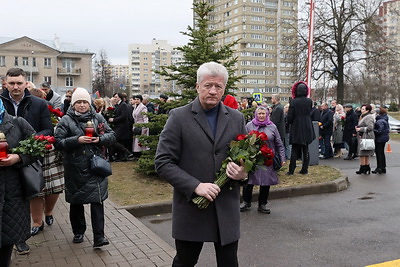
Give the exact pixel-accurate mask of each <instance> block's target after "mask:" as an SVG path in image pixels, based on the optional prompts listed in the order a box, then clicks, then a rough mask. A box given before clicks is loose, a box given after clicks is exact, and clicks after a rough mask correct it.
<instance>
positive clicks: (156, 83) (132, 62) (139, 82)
mask: <svg viewBox="0 0 400 267" xmlns="http://www.w3.org/2000/svg"><path fill="white" fill-rule="evenodd" d="M175 48H176V46H173V45H170V44H168V42H167V41H166V40H156V39H153V40H152V42H151V44H129V46H128V58H129V80H130V85H131V91H132V95H134V94H139V93H140V94H149V95H150V96H151V97H158V95H159V94H162V93H168V92H173V91H174V90H175V83H174V81H166V80H165V79H164V78H163V77H162V76H161V75H159V74H157V73H156V72H155V71H156V70H157V71H158V70H161V66H169V65H177V64H179V63H180V62H182V60H183V54H182V52H181V51H178V50H176V49H175Z"/></svg>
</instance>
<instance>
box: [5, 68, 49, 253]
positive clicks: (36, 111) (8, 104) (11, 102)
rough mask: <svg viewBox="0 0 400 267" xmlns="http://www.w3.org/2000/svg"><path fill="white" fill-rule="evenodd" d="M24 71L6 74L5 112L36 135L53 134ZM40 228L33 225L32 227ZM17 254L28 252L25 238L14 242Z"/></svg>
mask: <svg viewBox="0 0 400 267" xmlns="http://www.w3.org/2000/svg"><path fill="white" fill-rule="evenodd" d="M27 85H28V83H27V81H26V73H25V71H24V70H23V69H20V68H11V69H9V70H8V71H7V74H6V87H7V90H5V91H4V92H3V93H2V94H1V95H0V97H1V99H2V100H3V104H4V107H5V109H6V110H7V112H8V113H9V114H10V115H12V116H18V117H23V118H24V119H25V120H27V121H28V122H29V124H30V125H31V126H32V127H33V129H35V131H36V135H53V124H52V122H51V119H50V111H49V109H48V107H47V103H46V101H45V100H43V99H40V98H38V97H36V96H33V95H31V94H30V93H29V90H28V89H26V87H27ZM38 227H39V228H41V229H43V228H42V226H38V225H34V226H33V227H32V229H33V228H38ZM16 247H17V253H18V254H27V253H29V250H30V249H29V246H28V245H27V244H26V242H25V240H21V242H19V243H18V244H16Z"/></svg>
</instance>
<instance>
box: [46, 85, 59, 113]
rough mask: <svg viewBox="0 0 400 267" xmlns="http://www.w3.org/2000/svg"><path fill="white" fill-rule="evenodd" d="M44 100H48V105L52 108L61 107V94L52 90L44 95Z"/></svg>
mask: <svg viewBox="0 0 400 267" xmlns="http://www.w3.org/2000/svg"><path fill="white" fill-rule="evenodd" d="M46 100H47V101H49V103H50V105H51V106H52V107H53V108H54V109H57V108H59V109H61V106H62V103H61V96H60V95H59V94H57V93H56V92H54V91H53V90H50V91H49V93H48V94H47V95H46Z"/></svg>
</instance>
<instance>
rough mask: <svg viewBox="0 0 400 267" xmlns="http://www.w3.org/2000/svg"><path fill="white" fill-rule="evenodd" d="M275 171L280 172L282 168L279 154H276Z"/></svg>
mask: <svg viewBox="0 0 400 267" xmlns="http://www.w3.org/2000/svg"><path fill="white" fill-rule="evenodd" d="M273 168H274V171H279V170H280V169H281V168H282V161H281V157H280V155H279V154H275V156H274V162H273Z"/></svg>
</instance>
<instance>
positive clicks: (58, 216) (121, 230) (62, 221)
mask: <svg viewBox="0 0 400 267" xmlns="http://www.w3.org/2000/svg"><path fill="white" fill-rule="evenodd" d="M68 211H69V204H68V203H66V202H65V200H64V195H63V194H62V195H61V196H60V198H59V200H58V202H57V205H56V208H55V210H54V219H55V221H54V224H53V225H52V226H47V225H46V226H45V228H44V231H42V232H40V233H39V234H38V235H36V236H34V237H31V238H30V239H29V240H28V241H27V243H28V244H29V245H30V247H31V251H30V253H29V254H28V255H17V254H16V253H15V251H14V253H13V256H12V263H11V266H24V267H25V266H32V267H34V266H38V267H39V266H40V267H50V266H57V267H63V266H69V267H75V266H84V267H90V266H96V267H102V266H135V267H136V266H138V267H139V266H146V267H148V266H171V263H172V258H173V256H174V254H175V250H174V248H172V247H171V246H170V245H168V244H167V243H166V242H165V241H163V240H162V239H161V238H159V237H158V236H157V235H156V234H154V233H153V232H152V231H150V230H149V229H148V228H147V227H146V226H144V225H143V224H142V223H141V222H140V221H139V220H138V219H136V218H135V217H134V216H133V215H131V214H130V213H128V212H127V211H126V210H124V209H118V208H117V207H116V205H115V204H114V203H112V202H111V201H110V200H107V201H106V202H105V216H106V219H105V221H106V222H105V223H106V225H105V234H106V237H107V238H108V240H109V241H110V245H108V246H104V247H102V248H98V249H93V247H92V246H93V234H92V227H91V223H90V209H89V206H88V205H85V212H86V214H85V215H86V223H87V230H86V233H85V239H84V242H83V243H80V244H74V243H72V238H73V234H72V230H71V226H70V223H69V217H68V216H69V213H68Z"/></svg>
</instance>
